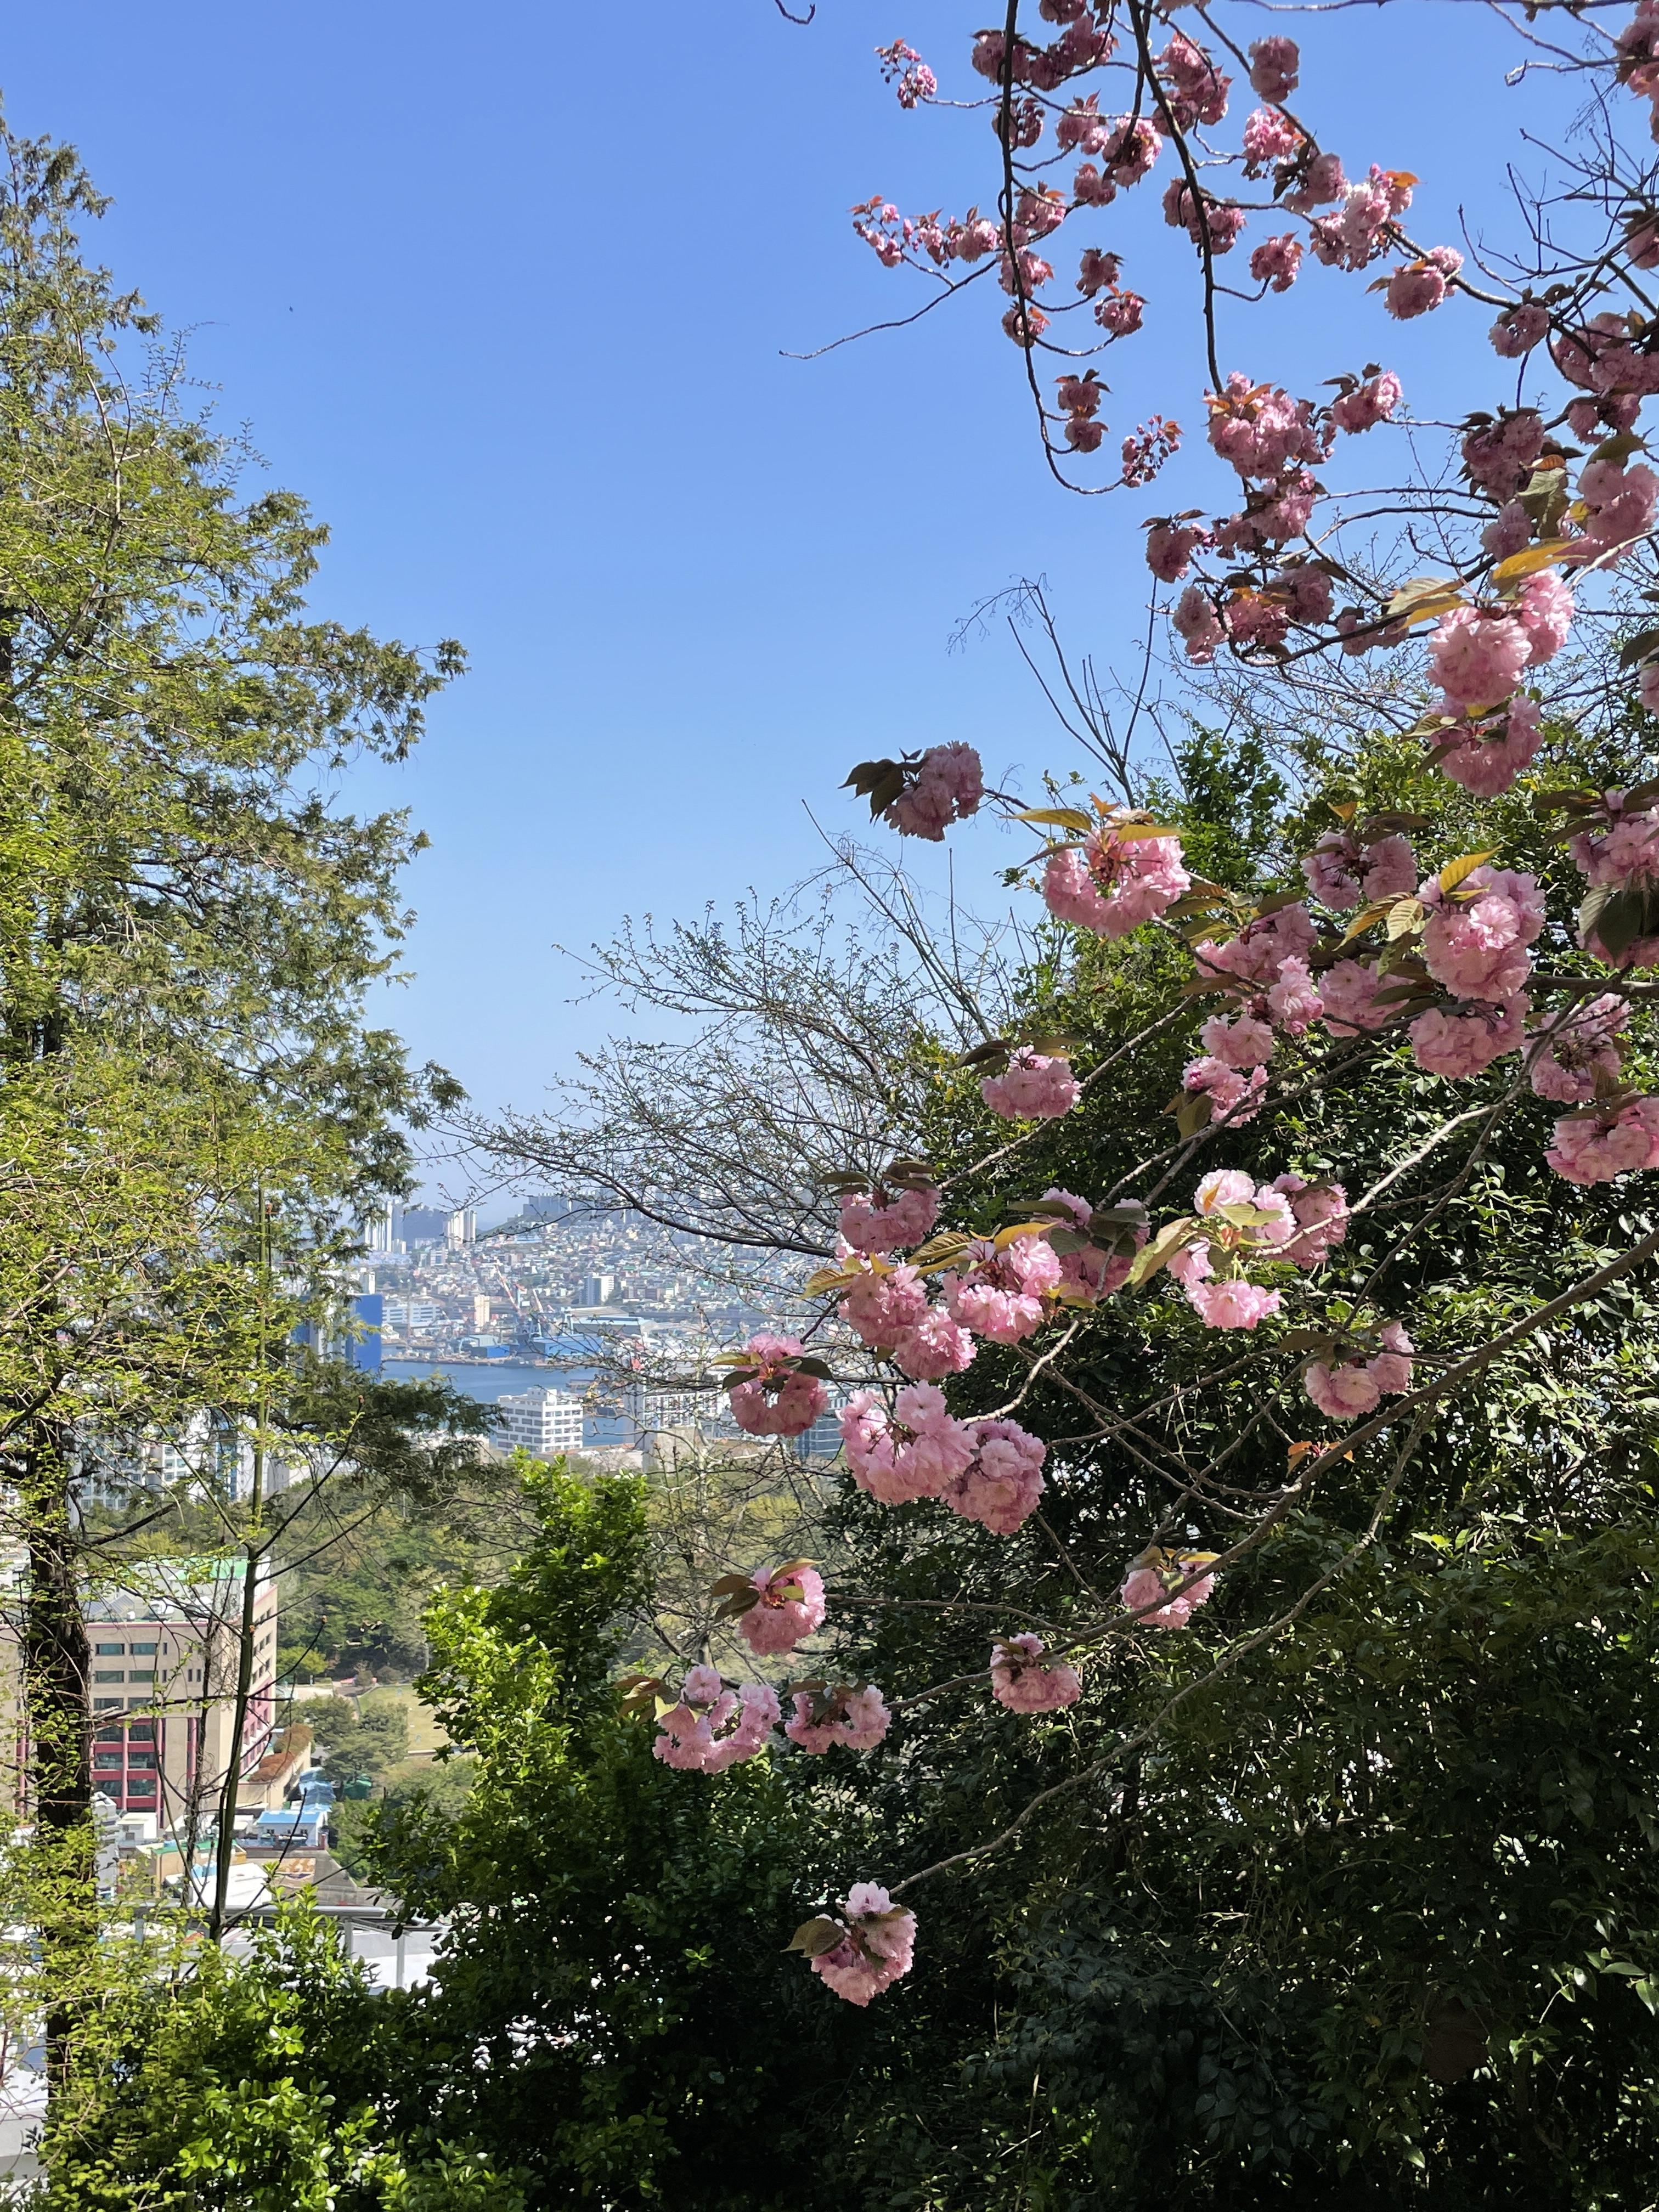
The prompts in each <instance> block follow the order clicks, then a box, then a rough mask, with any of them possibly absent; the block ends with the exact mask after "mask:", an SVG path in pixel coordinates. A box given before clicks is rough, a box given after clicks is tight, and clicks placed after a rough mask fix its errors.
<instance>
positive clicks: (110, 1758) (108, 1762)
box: [92, 1751, 121, 1772]
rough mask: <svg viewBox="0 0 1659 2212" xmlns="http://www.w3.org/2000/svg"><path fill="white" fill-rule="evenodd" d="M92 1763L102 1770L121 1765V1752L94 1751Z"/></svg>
mask: <svg viewBox="0 0 1659 2212" xmlns="http://www.w3.org/2000/svg"><path fill="white" fill-rule="evenodd" d="M92 1763H93V1765H94V1766H95V1767H97V1768H98V1769H99V1770H100V1772H101V1771H103V1770H104V1769H106V1768H107V1767H111V1766H119V1765H120V1764H121V1754H120V1753H119V1752H118V1751H94V1753H93V1754H92Z"/></svg>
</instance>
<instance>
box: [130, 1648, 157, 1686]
mask: <svg viewBox="0 0 1659 2212" xmlns="http://www.w3.org/2000/svg"><path fill="white" fill-rule="evenodd" d="M132 1648H133V1650H135V1651H136V1650H137V1649H138V1646H137V1644H134V1645H133V1647H132ZM127 1680H128V1681H129V1682H153V1681H154V1680H155V1668H154V1667H129V1668H128V1669H127Z"/></svg>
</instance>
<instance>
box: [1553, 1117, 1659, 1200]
mask: <svg viewBox="0 0 1659 2212" xmlns="http://www.w3.org/2000/svg"><path fill="white" fill-rule="evenodd" d="M1544 1158H1546V1159H1547V1161H1548V1162H1549V1164H1550V1165H1551V1166H1552V1167H1553V1169H1554V1170H1555V1172H1556V1173H1557V1175H1559V1176H1565V1178H1566V1180H1567V1181H1568V1182H1579V1183H1591V1182H1613V1179H1614V1177H1615V1176H1621V1175H1632V1174H1639V1173H1641V1172H1642V1170H1644V1169H1647V1168H1651V1167H1659V1098H1636V1099H1632V1101H1631V1103H1630V1104H1629V1105H1628V1106H1626V1107H1624V1108H1622V1109H1620V1111H1618V1112H1617V1113H1609V1114H1586V1115H1582V1116H1581V1115H1571V1114H1569V1115H1564V1116H1563V1118H1562V1119H1561V1120H1560V1121H1558V1122H1557V1123H1556V1125H1555V1142H1554V1144H1553V1146H1551V1147H1550V1149H1549V1151H1548V1152H1546V1153H1545V1155H1544Z"/></svg>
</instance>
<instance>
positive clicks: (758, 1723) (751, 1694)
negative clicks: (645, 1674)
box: [651, 1667, 779, 1774]
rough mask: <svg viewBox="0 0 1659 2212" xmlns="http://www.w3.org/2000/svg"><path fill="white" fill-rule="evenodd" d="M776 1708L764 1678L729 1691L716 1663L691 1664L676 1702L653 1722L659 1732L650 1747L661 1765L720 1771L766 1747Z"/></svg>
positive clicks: (704, 1772)
mask: <svg viewBox="0 0 1659 2212" xmlns="http://www.w3.org/2000/svg"><path fill="white" fill-rule="evenodd" d="M778 1711H779V1708H778V1699H777V1692H775V1690H772V1689H770V1688H769V1687H768V1686H767V1685H766V1684H765V1683H763V1682H745V1683H744V1685H743V1687H742V1688H741V1689H740V1690H739V1691H738V1692H737V1694H736V1695H735V1696H733V1694H732V1692H731V1691H730V1690H727V1689H726V1688H724V1687H723V1686H722V1684H721V1682H720V1675H719V1673H718V1672H717V1670H716V1669H715V1668H713V1667H694V1668H691V1669H690V1672H689V1673H688V1674H687V1675H686V1678H685V1685H684V1689H683V1691H682V1692H681V1697H680V1703H679V1704H678V1705H674V1706H672V1707H671V1709H670V1710H669V1711H667V1712H665V1714H664V1715H663V1716H662V1718H661V1719H660V1720H659V1723H657V1725H658V1729H659V1734H658V1735H657V1738H656V1741H654V1742H653V1745H652V1747H651V1749H652V1752H653V1754H654V1755H655V1756H656V1757H657V1758H658V1759H660V1760H661V1761H662V1763H663V1765H665V1766H678V1767H681V1768H684V1769H685V1770H687V1771H690V1772H693V1773H699V1774H723V1773H724V1772H725V1771H726V1768H727V1767H728V1766H736V1765H739V1764H740V1763H741V1762H742V1761H743V1760H744V1759H753V1758H754V1756H755V1754H756V1753H757V1752H759V1751H762V1750H763V1749H764V1748H765V1745H766V1739H767V1737H768V1736H769V1735H770V1734H771V1732H772V1730H773V1729H774V1728H775V1727H776V1725H777V1721H778Z"/></svg>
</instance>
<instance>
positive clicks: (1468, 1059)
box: [1407, 995, 1527, 1079]
mask: <svg viewBox="0 0 1659 2212" xmlns="http://www.w3.org/2000/svg"><path fill="white" fill-rule="evenodd" d="M1526 1013H1527V1000H1526V999H1525V997H1524V995H1523V996H1522V997H1520V998H1516V999H1510V1000H1508V1001H1507V1003H1506V1004H1504V1005H1503V1006H1471V1007H1469V1008H1468V1009H1467V1011H1462V1012H1443V1010H1442V1009H1441V1008H1440V1007H1438V1006H1431V1007H1430V1009H1429V1011H1428V1012H1426V1013H1424V1014H1419V1016H1418V1018H1417V1019H1416V1020H1415V1021H1414V1022H1413V1024H1412V1025H1411V1028H1410V1029H1409V1030H1408V1031H1407V1035H1408V1036H1410V1038H1411V1041H1412V1053H1413V1057H1414V1058H1415V1060H1416V1061H1417V1064H1418V1066H1419V1067H1422V1068H1426V1069H1427V1070H1428V1072H1429V1073H1430V1074H1431V1075H1444V1076H1449V1077H1452V1078H1454V1079H1458V1078H1463V1077H1467V1076H1471V1075H1479V1074H1480V1072H1481V1070H1482V1069H1483V1068H1486V1067H1490V1066H1492V1062H1493V1061H1494V1060H1501V1059H1502V1058H1503V1056H1504V1054H1505V1053H1510V1052H1519V1051H1520V1049H1521V1048H1522V1045H1523V1044H1524V1043H1525V1042H1526Z"/></svg>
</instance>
